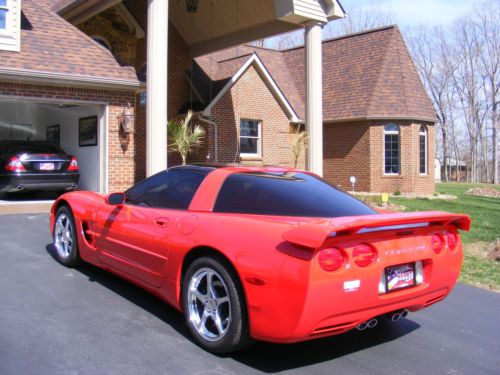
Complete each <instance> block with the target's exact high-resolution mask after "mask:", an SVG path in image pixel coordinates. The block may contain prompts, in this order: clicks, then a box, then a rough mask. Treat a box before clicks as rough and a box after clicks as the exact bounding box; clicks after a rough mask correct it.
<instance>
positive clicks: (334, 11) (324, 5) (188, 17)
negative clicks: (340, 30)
mask: <svg viewBox="0 0 500 375" xmlns="http://www.w3.org/2000/svg"><path fill="white" fill-rule="evenodd" d="M40 1H42V2H44V3H45V4H47V5H48V6H50V7H51V8H52V9H53V10H54V11H56V12H57V13H58V14H59V15H60V16H61V17H63V18H64V19H66V20H67V21H69V22H71V23H72V24H79V23H81V22H83V21H85V20H86V19H88V18H90V17H92V16H94V15H95V14H97V13H100V12H102V11H104V10H106V9H107V8H109V7H111V6H114V5H116V4H117V3H120V2H122V0H40ZM144 3H146V1H144ZM344 16H345V12H344V10H343V8H342V6H341V5H340V3H339V1H338V0H252V1H247V0H217V1H207V0H203V1H199V2H198V7H197V10H196V12H194V13H188V12H187V10H186V4H185V1H184V0H182V1H170V2H169V18H170V22H171V23H172V24H173V25H174V27H175V28H176V29H177V30H178V31H179V33H180V34H181V36H182V38H183V39H184V40H185V41H186V42H187V44H189V46H190V48H191V53H192V54H193V55H194V56H199V55H202V54H205V53H208V52H213V51H216V50H220V49H223V48H227V47H231V46H235V45H238V44H242V43H246V42H249V41H252V40H256V39H260V38H265V37H269V36H272V35H276V34H279V33H283V32H286V31H291V30H295V29H299V28H302V27H303V23H306V22H311V21H313V20H317V21H320V22H327V21H329V20H333V19H337V18H342V17H344Z"/></svg>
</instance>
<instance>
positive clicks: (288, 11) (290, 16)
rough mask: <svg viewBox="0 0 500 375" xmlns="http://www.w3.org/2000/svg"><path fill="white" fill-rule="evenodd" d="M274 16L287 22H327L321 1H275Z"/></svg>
mask: <svg viewBox="0 0 500 375" xmlns="http://www.w3.org/2000/svg"><path fill="white" fill-rule="evenodd" d="M275 5H276V16H277V17H278V18H279V19H281V20H283V21H287V22H292V23H303V22H307V21H308V20H315V21H321V22H327V21H328V20H327V16H326V12H325V9H324V8H323V3H322V0H287V1H283V0H275Z"/></svg>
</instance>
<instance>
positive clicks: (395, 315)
mask: <svg viewBox="0 0 500 375" xmlns="http://www.w3.org/2000/svg"><path fill="white" fill-rule="evenodd" d="M407 315H408V310H406V309H404V310H399V311H394V312H392V313H389V314H386V315H385V316H384V317H386V318H388V319H390V320H391V321H393V322H395V321H396V320H399V319H401V318H404V317H406V316H407ZM378 321H379V319H378V318H373V319H370V320H367V321H366V322H363V323H360V324H358V326H357V327H356V329H357V330H358V331H364V330H365V329H367V328H375V327H376V326H377V325H378Z"/></svg>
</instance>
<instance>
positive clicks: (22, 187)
mask: <svg viewBox="0 0 500 375" xmlns="http://www.w3.org/2000/svg"><path fill="white" fill-rule="evenodd" d="M16 190H17V191H20V190H24V186H23V185H17V186H16Z"/></svg>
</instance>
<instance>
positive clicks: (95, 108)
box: [0, 98, 107, 192]
mask: <svg viewBox="0 0 500 375" xmlns="http://www.w3.org/2000/svg"><path fill="white" fill-rule="evenodd" d="M94 125H95V126H94ZM106 128H107V121H106V106H105V105H104V104H100V103H78V102H54V101H45V102H40V101H35V100H24V99H23V100H15V99H5V98H4V99H0V140H25V141H33V140H50V141H53V142H55V143H58V144H59V145H60V147H61V148H62V149H63V150H64V151H65V152H66V153H67V154H70V155H73V156H75V157H76V159H77V161H78V167H79V171H80V181H79V184H78V189H82V190H94V191H100V192H104V191H106V172H105V171H106V160H107V157H106V144H107V142H106Z"/></svg>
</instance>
